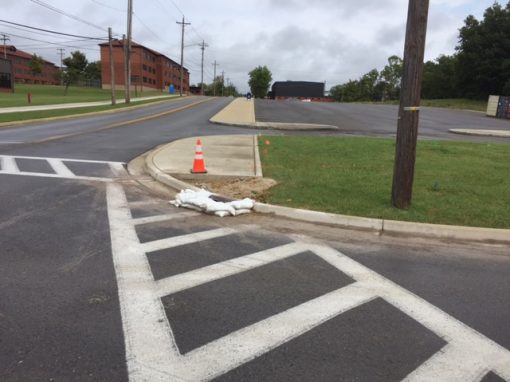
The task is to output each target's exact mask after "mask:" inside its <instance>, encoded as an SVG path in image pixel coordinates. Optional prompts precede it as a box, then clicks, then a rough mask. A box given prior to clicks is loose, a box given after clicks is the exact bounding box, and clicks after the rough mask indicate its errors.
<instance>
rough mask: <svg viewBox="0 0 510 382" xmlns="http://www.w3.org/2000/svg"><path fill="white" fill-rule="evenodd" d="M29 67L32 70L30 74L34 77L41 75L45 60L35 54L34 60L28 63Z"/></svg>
mask: <svg viewBox="0 0 510 382" xmlns="http://www.w3.org/2000/svg"><path fill="white" fill-rule="evenodd" d="M28 67H29V69H30V73H32V74H33V75H34V76H36V75H38V74H41V73H42V71H43V67H44V60H43V58H42V57H41V56H38V55H37V54H33V55H32V58H31V59H30V61H29V62H28Z"/></svg>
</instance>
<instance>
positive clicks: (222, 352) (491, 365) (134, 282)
mask: <svg viewBox="0 0 510 382" xmlns="http://www.w3.org/2000/svg"><path fill="white" fill-rule="evenodd" d="M107 201H108V202H107V204H108V216H109V221H110V230H111V238H112V253H113V257H114V264H115V270H116V275H117V281H118V286H119V295H120V302H121V312H122V320H123V327H124V333H125V340H126V353H127V362H128V371H129V379H130V381H202V380H210V379H213V378H215V377H218V376H220V375H222V374H224V373H227V372H228V371H230V370H232V369H234V368H236V367H238V366H240V365H242V364H244V363H246V362H248V361H250V360H252V359H254V358H256V357H258V356H260V355H262V354H264V353H266V352H268V351H270V350H272V349H274V348H276V347H278V346H280V345H282V344H284V343H286V342H288V341H291V340H292V339H294V338H296V337H298V336H300V335H302V334H304V333H306V332H308V331H309V330H311V329H313V328H315V327H317V326H319V325H321V324H322V323H324V322H326V321H327V320H329V319H331V318H333V317H335V316H338V315H340V314H342V313H344V312H346V311H348V310H350V309H354V308H356V307H358V306H360V305H363V304H365V303H368V302H370V301H373V300H374V299H376V298H381V299H384V300H385V301H386V302H388V303H390V304H391V305H392V306H394V307H395V308H397V309H399V310H400V311H401V312H403V313H405V314H406V315H407V316H409V317H411V318H412V319H414V320H416V321H417V322H419V323H420V324H422V325H423V326H425V327H426V328H427V329H429V330H430V331H432V332H433V333H435V334H436V335H438V336H439V337H441V338H442V339H443V340H445V341H446V342H447V343H448V344H447V345H446V346H445V347H444V348H443V349H442V350H441V351H439V352H437V353H436V354H435V355H433V356H432V357H430V358H429V360H427V361H425V362H424V363H423V364H422V365H420V366H419V367H418V368H417V369H416V370H414V371H413V372H411V373H410V374H409V375H408V376H407V378H406V381H437V380H448V381H450V380H451V381H473V382H474V381H479V380H480V379H481V378H482V377H483V376H484V375H485V374H487V373H488V372H489V371H492V372H494V373H495V374H497V375H498V376H500V377H501V378H504V379H505V380H507V381H510V351H508V350H507V349H505V348H503V347H502V346H500V345H498V344H496V343H495V342H494V341H492V340H490V339H489V338H487V337H485V336H484V335H482V334H481V333H479V332H477V331H475V330H474V329H472V328H470V327H468V326H467V325H465V324H464V323H462V322H461V321H459V320H457V319H455V318H453V317H451V316H450V315H448V314H447V313H445V312H443V311H442V310H440V309H439V308H437V307H436V306H434V305H432V304H430V303H429V302H427V301H425V300H423V299H422V298H420V297H418V296H416V295H415V294H413V293H411V292H409V291H408V290H406V289H404V288H402V287H400V286H399V285H397V284H395V283H393V282H392V281H390V280H388V279H386V278H385V277H383V276H381V275H379V274H378V273H376V272H374V271H372V270H371V269H369V268H367V267H365V266H364V265H362V264H360V263H358V262H356V261H354V260H353V259H351V258H349V257H347V256H345V255H343V254H342V253H340V252H338V251H336V250H335V249H332V248H330V247H327V246H322V245H318V244H315V243H307V242H305V241H304V240H302V239H296V241H295V242H293V243H291V244H286V245H282V246H279V247H276V248H272V249H268V250H264V251H260V252H257V253H252V254H249V255H245V256H242V257H238V258H234V259H231V260H228V261H224V262H221V263H216V264H213V265H209V266H205V267H203V268H200V269H195V270H192V271H188V272H184V273H181V274H177V275H174V276H171V277H167V278H163V279H160V280H158V281H155V280H154V277H153V276H152V272H151V268H150V265H149V262H148V258H147V253H148V252H150V251H155V250H158V249H164V248H174V247H178V246H181V245H186V244H193V243H197V242H200V241H202V240H208V239H211V238H216V237H222V236H226V235H231V234H235V233H238V232H240V231H246V230H248V229H250V228H253V227H251V226H240V227H239V229H237V228H235V229H234V228H219V229H214V230H209V231H203V232H198V233H193V234H187V235H181V236H176V237H171V238H165V239H161V240H156V241H153V242H149V243H140V241H139V239H138V236H137V234H136V230H135V225H137V224H143V222H144V221H147V222H149V221H151V220H150V219H149V220H142V219H147V218H139V219H133V218H132V217H131V212H130V209H129V206H130V205H133V204H132V203H131V204H128V202H127V199H126V196H125V194H124V191H123V189H122V185H120V184H114V183H111V184H108V187H107ZM158 219H160V218H158V217H154V221H161V220H158ZM302 252H312V253H313V254H315V255H316V256H318V257H320V258H321V259H323V260H324V261H326V262H327V263H329V264H330V265H332V266H333V267H335V268H336V269H338V270H339V271H341V272H343V273H344V274H346V275H348V276H349V277H350V278H352V279H353V280H354V282H353V283H352V284H349V285H348V286H346V287H343V288H340V289H337V290H335V291H332V292H330V293H327V294H325V295H322V296H320V297H317V298H315V299H312V300H310V301H307V302H305V303H303V304H300V305H297V306H295V307H292V308H290V309H288V310H285V311H283V312H281V313H278V314H276V315H273V316H271V317H268V318H266V319H264V320H261V321H259V322H256V323H254V324H252V325H249V326H246V327H244V328H241V329H239V330H237V331H234V332H232V333H230V334H228V335H226V336H224V337H221V338H218V339H216V340H214V341H212V342H209V343H207V344H205V345H203V346H201V347H199V348H196V349H194V350H191V351H190V352H188V353H186V354H184V355H183V354H181V352H180V351H179V347H178V344H177V343H176V341H175V338H174V335H173V333H172V329H171V327H170V324H169V321H168V318H167V316H166V313H165V309H164V307H163V304H162V301H161V298H162V297H164V296H168V295H170V294H173V293H176V292H181V291H184V290H187V289H189V288H193V287H196V286H198V285H202V284H205V283H208V282H212V281H216V280H221V279H223V278H225V277H228V276H231V275H235V274H240V273H242V272H246V271H249V270H252V269H255V268H258V267H261V266H263V265H266V264H270V263H272V262H275V261H279V260H282V259H286V258H290V257H291V256H294V255H297V254H299V253H302ZM233 303H235V302H233Z"/></svg>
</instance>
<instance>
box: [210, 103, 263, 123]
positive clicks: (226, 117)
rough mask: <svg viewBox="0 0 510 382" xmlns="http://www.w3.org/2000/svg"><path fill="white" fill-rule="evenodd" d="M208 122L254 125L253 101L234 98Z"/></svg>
mask: <svg viewBox="0 0 510 382" xmlns="http://www.w3.org/2000/svg"><path fill="white" fill-rule="evenodd" d="M210 121H211V122H213V123H222V124H254V123H255V101H253V100H247V99H246V98H236V99H234V100H233V101H232V102H231V103H230V104H229V105H228V106H227V107H225V108H224V109H223V110H221V111H220V112H219V113H218V114H216V115H215V116H214V117H212V118H211V120H210Z"/></svg>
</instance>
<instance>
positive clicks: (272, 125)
mask: <svg viewBox="0 0 510 382" xmlns="http://www.w3.org/2000/svg"><path fill="white" fill-rule="evenodd" d="M209 122H211V123H214V124H216V125H223V126H235V127H245V128H249V129H266V130H269V129H273V130H338V127H337V126H333V125H319V124H315V123H285V122H253V123H252V122H239V123H232V122H223V121H221V120H218V119H213V118H211V119H210V120H209Z"/></svg>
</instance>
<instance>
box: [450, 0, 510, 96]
mask: <svg viewBox="0 0 510 382" xmlns="http://www.w3.org/2000/svg"><path fill="white" fill-rule="evenodd" d="M509 35H510V2H509V3H508V4H507V6H506V7H505V8H504V7H502V6H501V5H500V4H498V3H494V5H493V6H492V7H490V8H487V9H486V10H485V13H484V16H483V20H481V21H479V20H477V19H476V18H475V17H474V16H472V15H470V16H468V17H467V18H466V20H465V21H464V26H463V27H462V28H461V29H460V31H459V45H458V46H457V48H456V49H457V62H456V66H455V70H456V73H457V75H458V87H459V89H458V90H459V91H460V93H461V95H462V96H464V97H468V98H479V99H482V98H486V97H487V96H488V95H490V94H503V93H504V90H505V89H507V86H506V85H507V81H508V79H509V78H510V39H509V38H508V36H509Z"/></svg>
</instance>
